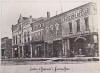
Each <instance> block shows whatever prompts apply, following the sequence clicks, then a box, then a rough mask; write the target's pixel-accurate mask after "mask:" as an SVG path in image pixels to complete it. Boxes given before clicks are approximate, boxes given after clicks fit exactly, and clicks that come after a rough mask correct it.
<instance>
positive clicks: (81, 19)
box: [12, 3, 98, 58]
mask: <svg viewBox="0 0 100 73" xmlns="http://www.w3.org/2000/svg"><path fill="white" fill-rule="evenodd" d="M95 19H96V6H95V4H94V3H87V4H85V5H82V6H79V7H77V8H74V9H72V10H69V11H67V12H64V13H61V14H59V15H56V16H53V17H50V13H49V12H47V18H44V17H40V18H37V19H35V18H32V16H30V17H29V18H28V17H22V16H21V15H20V17H19V19H18V23H17V24H16V25H13V26H12V35H13V57H14V58H16V57H19V58H32V57H74V56H84V57H85V56H86V57H94V56H98V31H97V27H96V26H95V25H97V23H96V22H97V21H96V20H95Z"/></svg>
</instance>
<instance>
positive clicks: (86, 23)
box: [84, 17, 89, 30]
mask: <svg viewBox="0 0 100 73" xmlns="http://www.w3.org/2000/svg"><path fill="white" fill-rule="evenodd" d="M84 21H85V27H86V28H85V29H86V30H89V18H88V17H86V18H84Z"/></svg>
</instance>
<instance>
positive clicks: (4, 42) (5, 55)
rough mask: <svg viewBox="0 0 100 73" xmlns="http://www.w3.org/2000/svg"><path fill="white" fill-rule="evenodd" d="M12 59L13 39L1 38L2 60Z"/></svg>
mask: <svg viewBox="0 0 100 73" xmlns="http://www.w3.org/2000/svg"><path fill="white" fill-rule="evenodd" d="M10 58H12V39H9V38H8V37H4V38H1V59H2V60H4V59H10Z"/></svg>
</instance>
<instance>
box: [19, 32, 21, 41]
mask: <svg viewBox="0 0 100 73" xmlns="http://www.w3.org/2000/svg"><path fill="white" fill-rule="evenodd" d="M19 39H20V43H21V34H20V35H19Z"/></svg>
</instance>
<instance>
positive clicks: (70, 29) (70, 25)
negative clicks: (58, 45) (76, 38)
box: [69, 22, 72, 32]
mask: <svg viewBox="0 0 100 73" xmlns="http://www.w3.org/2000/svg"><path fill="white" fill-rule="evenodd" d="M69 31H70V32H72V23H71V22H69Z"/></svg>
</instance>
